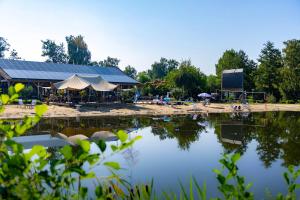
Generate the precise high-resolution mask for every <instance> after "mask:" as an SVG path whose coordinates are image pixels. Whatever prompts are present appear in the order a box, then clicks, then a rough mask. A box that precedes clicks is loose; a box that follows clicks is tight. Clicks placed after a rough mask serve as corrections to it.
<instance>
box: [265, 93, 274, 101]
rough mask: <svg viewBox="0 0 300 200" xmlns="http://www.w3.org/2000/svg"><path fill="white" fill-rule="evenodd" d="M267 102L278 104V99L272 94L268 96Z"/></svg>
mask: <svg viewBox="0 0 300 200" xmlns="http://www.w3.org/2000/svg"><path fill="white" fill-rule="evenodd" d="M266 101H267V103H276V97H275V96H274V95H272V94H270V95H267V97H266Z"/></svg>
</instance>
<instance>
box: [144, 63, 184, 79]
mask: <svg viewBox="0 0 300 200" xmlns="http://www.w3.org/2000/svg"><path fill="white" fill-rule="evenodd" d="M178 65H179V63H178V62H177V61H176V60H174V59H170V60H168V59H166V58H161V59H160V61H159V62H154V63H153V64H152V65H151V70H150V71H149V75H150V77H151V78H152V79H163V78H164V77H166V76H167V74H168V73H169V72H171V71H173V70H175V69H176V68H177V67H178Z"/></svg>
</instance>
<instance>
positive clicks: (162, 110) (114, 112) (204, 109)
mask: <svg viewBox="0 0 300 200" xmlns="http://www.w3.org/2000/svg"><path fill="white" fill-rule="evenodd" d="M237 105H238V104H237ZM249 108H250V110H248V109H244V110H243V111H239V112H266V111H300V104H250V106H249ZM226 112H233V109H232V108H231V105H230V104H219V103H212V104H210V105H208V106H203V105H202V104H201V103H197V104H194V105H177V106H169V105H151V104H150V105H148V104H106V105H102V106H100V107H97V108H95V107H82V108H80V109H79V110H76V109H75V108H70V107H64V106H56V105H49V106H48V111H47V112H46V113H45V115H44V117H45V118H50V117H76V116H82V117H90V116H130V115H131V116H134V115H179V114H189V113H226ZM33 114H34V109H33V108H20V107H18V106H17V105H8V106H6V108H5V111H4V113H2V114H1V116H0V118H1V119H13V118H16V119H17V118H22V117H24V116H26V115H27V116H30V115H33Z"/></svg>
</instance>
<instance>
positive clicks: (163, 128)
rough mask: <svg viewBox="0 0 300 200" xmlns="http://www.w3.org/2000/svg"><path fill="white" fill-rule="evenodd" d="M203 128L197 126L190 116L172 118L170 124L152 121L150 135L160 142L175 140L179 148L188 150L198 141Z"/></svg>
mask: <svg viewBox="0 0 300 200" xmlns="http://www.w3.org/2000/svg"><path fill="white" fill-rule="evenodd" d="M203 131H205V127H203V126H199V125H198V124H197V121H194V120H192V119H191V117H190V116H184V117H183V116H177V117H172V120H171V121H170V122H163V121H160V120H158V121H153V125H152V133H153V134H154V135H158V136H159V138H160V139H161V140H164V139H166V138H176V140H177V141H178V146H179V148H181V149H183V150H188V149H189V148H190V145H191V144H192V143H193V142H195V141H197V140H198V139H199V135H200V133H201V132H203Z"/></svg>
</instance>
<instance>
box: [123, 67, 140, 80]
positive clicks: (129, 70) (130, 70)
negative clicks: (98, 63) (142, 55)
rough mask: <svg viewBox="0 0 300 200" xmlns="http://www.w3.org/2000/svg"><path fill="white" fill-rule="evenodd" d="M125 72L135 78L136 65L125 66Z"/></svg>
mask: <svg viewBox="0 0 300 200" xmlns="http://www.w3.org/2000/svg"><path fill="white" fill-rule="evenodd" d="M124 73H125V74H127V75H128V76H130V77H131V78H133V79H135V78H136V74H137V71H136V69H135V68H134V67H131V66H130V65H128V66H127V67H125V70H124Z"/></svg>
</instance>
